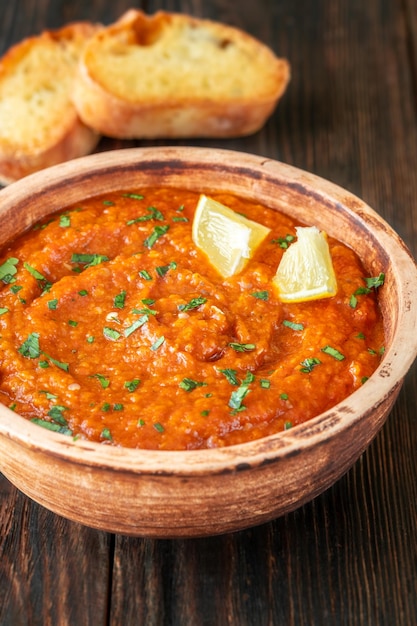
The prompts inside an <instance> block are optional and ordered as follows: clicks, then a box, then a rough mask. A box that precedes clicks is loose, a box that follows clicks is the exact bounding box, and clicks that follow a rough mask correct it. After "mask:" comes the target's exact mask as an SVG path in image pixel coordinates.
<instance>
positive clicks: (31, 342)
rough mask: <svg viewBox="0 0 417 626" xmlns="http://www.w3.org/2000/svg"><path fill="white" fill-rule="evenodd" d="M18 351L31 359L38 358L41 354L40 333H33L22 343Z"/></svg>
mask: <svg viewBox="0 0 417 626" xmlns="http://www.w3.org/2000/svg"><path fill="white" fill-rule="evenodd" d="M18 352H20V354H22V355H23V356H25V357H27V358H29V359H37V358H38V357H39V356H40V355H41V349H40V347H39V333H31V334H30V335H29V336H28V338H27V339H26V341H24V342H23V343H22V345H21V346H20V348H19V349H18Z"/></svg>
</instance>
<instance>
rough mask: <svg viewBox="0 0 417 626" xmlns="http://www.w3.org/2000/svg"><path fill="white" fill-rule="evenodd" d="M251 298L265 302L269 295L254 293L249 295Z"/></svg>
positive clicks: (266, 293) (260, 292)
mask: <svg viewBox="0 0 417 626" xmlns="http://www.w3.org/2000/svg"><path fill="white" fill-rule="evenodd" d="M251 296H253V297H254V298H257V299H258V300H264V301H265V302H266V301H267V300H268V298H269V293H268V291H254V292H253V293H251Z"/></svg>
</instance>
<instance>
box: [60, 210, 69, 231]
mask: <svg viewBox="0 0 417 626" xmlns="http://www.w3.org/2000/svg"><path fill="white" fill-rule="evenodd" d="M59 225H60V227H61V228H69V227H70V226H71V218H70V216H69V215H67V214H66V213H63V215H60V217H59Z"/></svg>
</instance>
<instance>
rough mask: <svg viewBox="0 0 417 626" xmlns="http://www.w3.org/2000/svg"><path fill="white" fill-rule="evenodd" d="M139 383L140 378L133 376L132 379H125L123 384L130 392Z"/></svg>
mask: <svg viewBox="0 0 417 626" xmlns="http://www.w3.org/2000/svg"><path fill="white" fill-rule="evenodd" d="M139 385H140V379H139V378H134V379H133V380H127V381H126V382H125V384H124V386H125V387H126V389H127V390H128V391H130V393H132V392H133V391H135V390H136V389H137V388H138V387H139Z"/></svg>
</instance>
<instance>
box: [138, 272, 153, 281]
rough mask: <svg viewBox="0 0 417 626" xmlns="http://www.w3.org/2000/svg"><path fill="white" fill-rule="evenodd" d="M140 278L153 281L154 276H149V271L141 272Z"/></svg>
mask: <svg viewBox="0 0 417 626" xmlns="http://www.w3.org/2000/svg"><path fill="white" fill-rule="evenodd" d="M139 276H140V277H141V278H143V279H144V280H152V276H151V275H150V274H149V272H148V271H147V270H140V271H139Z"/></svg>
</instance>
